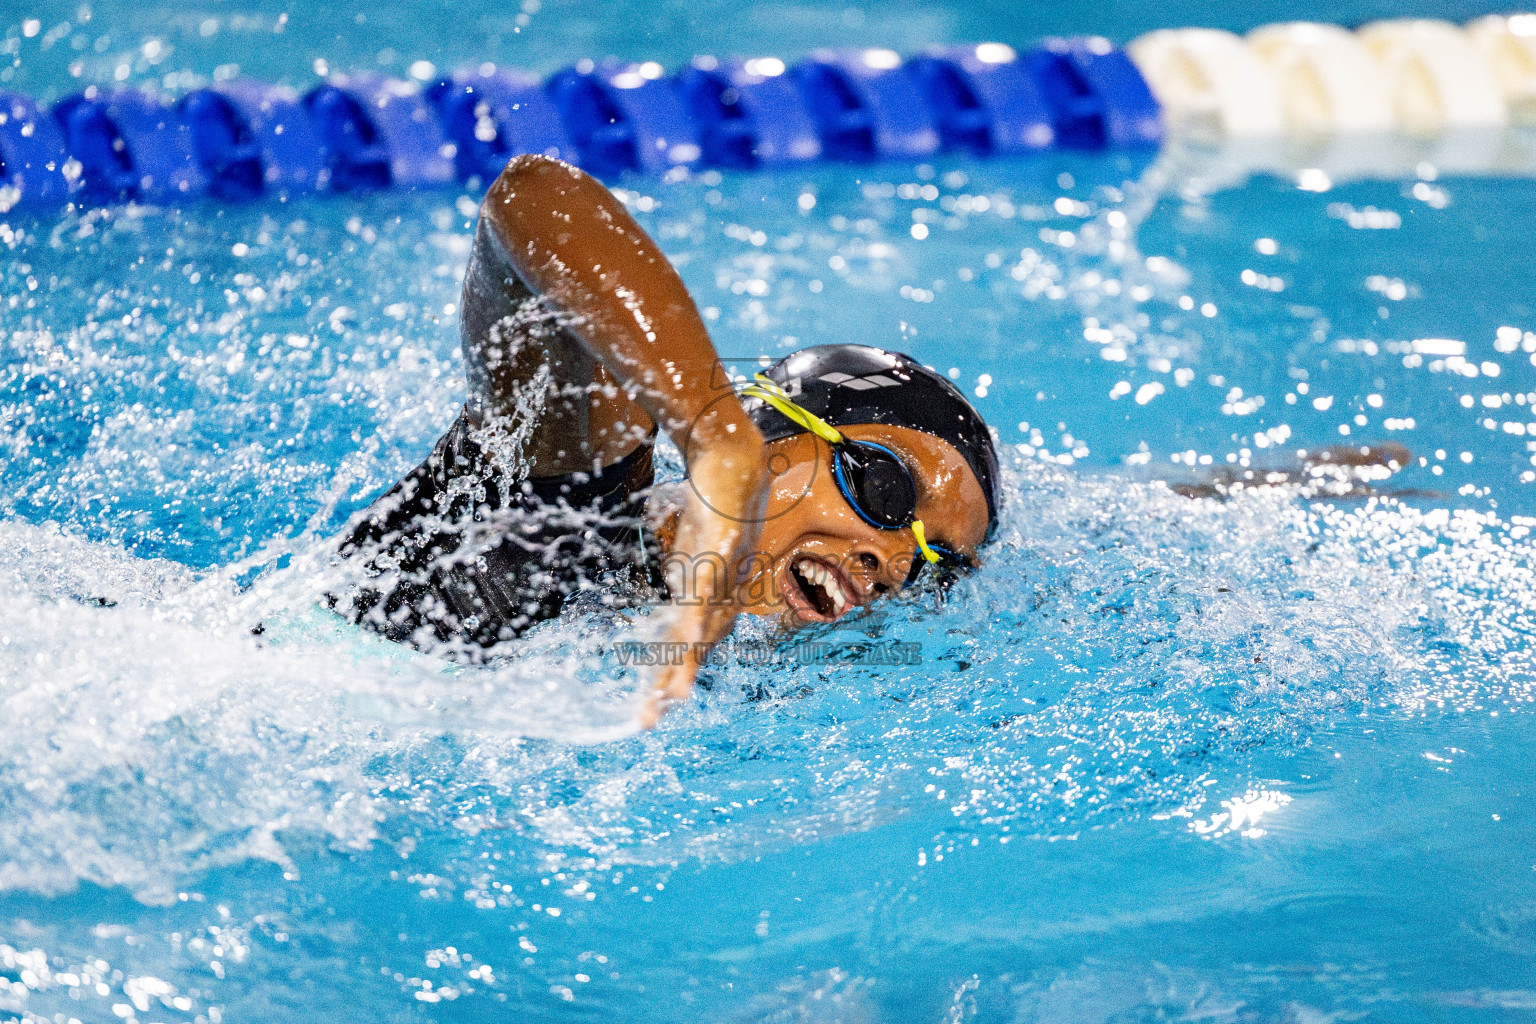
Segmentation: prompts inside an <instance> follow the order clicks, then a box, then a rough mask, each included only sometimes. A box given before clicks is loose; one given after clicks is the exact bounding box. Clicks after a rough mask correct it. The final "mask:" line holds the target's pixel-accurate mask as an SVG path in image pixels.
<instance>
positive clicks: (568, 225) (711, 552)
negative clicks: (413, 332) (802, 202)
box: [463, 156, 768, 722]
mask: <svg viewBox="0 0 1536 1024" xmlns="http://www.w3.org/2000/svg"><path fill="white" fill-rule="evenodd" d="M534 295H539V296H542V300H541V305H542V307H543V308H544V309H545V310H546V311H547V312H548V313H549V314H551V315H553V317H554V318H555V320H556V322H557V323H558V325H559V326H558V327H555V326H554V325H552V324H551V325H548V326H546V327H545V328H544V329H540V328H539V326H538V324H537V322H536V318H530V317H529V316H528V310H527V308H526V305H527V303H528V302H529V300H530V299H531V298H532V297H533V296H534ZM463 331H464V351H465V360H466V363H467V364H468V368H469V375H470V388H471V390H472V392H473V393H474V395H475V396H476V398H477V399H478V400H479V402H480V404H481V407H482V409H483V410H484V412H485V413H486V414H488V415H508V416H510V415H513V414H514V413H515V412H517V411H518V402H519V400H520V396H523V395H524V392H525V391H526V387H525V385H526V383H527V382H528V381H530V380H532V379H534V378H535V376H536V375H537V374H538V373H539V371H540V367H541V366H548V367H549V372H550V373H551V374H552V375H553V376H554V378H555V380H556V381H557V382H558V383H560V384H561V385H562V387H561V388H560V389H559V390H558V392H557V393H556V394H555V395H554V397H553V399H552V400H551V401H550V402H549V403H548V404H547V405H546V408H545V411H544V415H543V417H542V418H541V419H540V420H539V422H538V423H537V424H536V425H535V426H534V428H533V434H532V436H531V439H530V442H529V444H528V445H527V446H526V448H525V454H526V455H527V456H528V457H529V459H530V461H531V463H532V471H531V472H532V475H534V476H548V475H554V474H556V473H563V472H570V471H572V470H584V471H591V469H592V468H593V466H594V464H595V465H598V466H605V465H609V464H611V463H613V462H615V461H617V460H618V459H620V458H622V457H623V456H624V455H626V454H628V453H629V452H630V451H633V450H634V448H635V447H636V446H637V445H638V444H639V443H640V441H641V440H642V439H643V438H644V436H645V435H646V434H647V433H648V432H649V431H650V429H651V426H652V423H655V424H657V425H659V426H660V427H661V429H663V430H665V431H666V432H667V434H668V436H670V437H671V438H672V439H673V441H675V442H676V443H677V445H678V448H679V449H680V450H681V451H682V452H683V453H684V456H685V458H686V459H687V463H688V473H689V477H690V479H691V480H692V482H693V492H692V493H691V494H690V495H689V504H688V507H687V509H686V511H685V512H684V514H683V516H682V519H681V520H680V522H679V524H678V528H677V531H676V534H675V537H674V541H673V546H672V554H673V556H674V560H673V561H674V564H687V563H688V560H689V559H698V560H701V561H707V560H709V559H717V560H724V561H725V562H726V564H727V565H728V566H729V567H730V572H728V573H727V574H726V578H725V579H723V580H721V581H720V583H719V585H718V586H716V585H715V583H714V580H715V578H716V577H715V574H713V573H709V572H702V573H698V574H697V576H698V581H697V584H698V589H697V591H696V593H697V596H699V597H701V598H704V600H702V601H700V602H699V603H697V604H689V605H683V606H680V607H679V608H678V610H677V618H676V620H675V623H674V626H673V630H672V634H671V639H672V640H674V641H681V642H686V643H689V644H694V643H696V642H698V641H703V642H705V643H714V642H715V641H718V640H719V639H721V638H722V637H724V636H725V634H726V633H727V632H729V631H730V628H731V624H732V622H733V621H734V620H735V617H736V613H737V611H738V607H737V605H736V603H735V599H734V593H733V583H732V581H734V579H735V578H736V570H737V568H738V566H739V563H740V561H741V560H742V559H743V558H744V557H745V555H746V553H747V552H749V551H750V550H752V548H753V545H754V543H755V541H756V538H757V533H758V524H759V522H760V519H761V512H762V508H763V505H764V502H765V501H766V490H767V482H768V472H767V465H766V456H765V454H764V446H763V439H762V435H761V434H760V433H759V432H758V430H757V427H756V426H754V425H753V423H752V421H751V419H749V418H748V417H747V415H746V413H745V412H744V411H743V410H742V408H741V404H740V402H738V401H737V400H736V398H735V396H734V394H733V393H732V392H731V391H730V389H729V388H728V387H727V386H726V381H728V379H729V378H728V377H727V376H726V374H725V373H724V370H723V368H722V367H721V365H720V361H719V357H718V356H717V355H716V353H715V348H714V345H713V343H712V342H711V341H710V339H709V333H708V331H707V330H706V329H705V327H704V322H703V320H702V319H701V318H700V316H699V313H698V309H697V308H696V307H695V306H694V303H693V299H692V298H690V297H689V295H688V291H687V289H686V288H685V287H684V285H683V282H682V279H681V278H679V277H678V275H677V272H676V271H675V270H673V269H672V265H671V264H670V263H668V262H667V258H666V256H664V255H663V254H662V252H661V250H660V249H659V248H657V246H656V243H655V242H653V241H652V240H651V238H650V237H649V236H648V235H646V233H645V231H644V230H643V229H642V228H641V227H640V225H638V224H637V223H635V220H634V218H633V217H631V216H630V215H629V212H628V211H627V210H625V208H624V205H623V204H622V203H620V202H619V201H618V200H617V199H616V198H614V196H613V194H612V193H611V192H609V191H608V189H607V188H606V187H604V186H603V185H602V184H601V183H600V182H598V181H596V180H595V179H593V178H592V177H590V176H589V175H587V174H585V173H583V172H582V171H580V170H578V169H577V168H575V167H572V166H570V165H568V164H564V163H561V162H560V161H558V160H552V159H549V158H547V157H541V156H521V157H518V158H517V159H515V160H513V161H512V162H511V163H510V164H508V165H507V168H506V170H504V171H503V172H502V173H501V176H500V177H499V178H497V179H496V182H495V184H493V185H492V186H491V188H490V191H489V192H487V193H486V197H485V200H484V202H483V203H482V204H481V207H480V224H479V227H478V229H477V231H476V237H475V253H474V258H473V260H472V261H471V264H470V269H469V273H468V276H467V277H466V279H465V282H464V313H463ZM523 400H524V401H526V399H525V398H524V399H523ZM701 496H702V498H703V499H707V502H708V504H707V505H706V504H705V502H704V501H703V500H701ZM711 509H712V510H713V511H711ZM677 556H680V558H679V557H677ZM694 564H697V562H695V563H694ZM694 649H695V648H692V647H690V650H694ZM697 670H698V665H697V663H696V661H695V659H694V658H692V657H690V658H689V659H687V661H686V663H685V664H683V665H678V666H673V667H670V668H668V669H666V670H664V672H663V675H662V676H661V677H660V678H659V679H658V684H657V688H658V691H660V693H661V694H662V695H663V696H662V697H661V698H659V700H658V702H657V703H655V704H653V706H652V711H651V717H650V721H652V722H654V720H655V718H656V717H658V716H659V714H660V712H661V710H662V709H664V707H665V703H666V701H669V700H677V699H681V698H682V697H684V696H686V695H687V693H688V690H689V689H690V688H691V686H692V684H693V678H694V675H695V674H696V672H697Z"/></svg>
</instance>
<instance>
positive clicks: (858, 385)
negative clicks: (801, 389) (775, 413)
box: [796, 371, 901, 391]
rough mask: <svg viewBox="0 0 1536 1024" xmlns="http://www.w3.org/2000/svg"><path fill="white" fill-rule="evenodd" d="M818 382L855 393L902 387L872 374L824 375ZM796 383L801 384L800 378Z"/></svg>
mask: <svg viewBox="0 0 1536 1024" xmlns="http://www.w3.org/2000/svg"><path fill="white" fill-rule="evenodd" d="M816 379H817V380H824V381H826V382H827V383H828V384H832V385H835V386H837V387H841V388H852V389H853V390H855V391H868V390H869V389H871V388H896V387H900V386H901V381H899V380H892V379H891V378H889V377H887V376H886V375H885V374H883V373H871V374H869V375H868V376H865V377H855V376H853V375H852V374H847V373H838V372H836V371H833V372H832V373H824V374H822V375H821V376H820V377H818V378H816ZM796 383H797V384H798V383H799V380H798V378H797V379H796Z"/></svg>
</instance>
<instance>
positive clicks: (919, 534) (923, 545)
mask: <svg viewBox="0 0 1536 1024" xmlns="http://www.w3.org/2000/svg"><path fill="white" fill-rule="evenodd" d="M912 536H913V537H914V538H916V540H917V550H919V551H921V552H922V553H923V557H924V558H926V559H928V562H929V564H930V565H931V564H933V563H935V562H937V561H938V560H939V555H938V552H936V551H934V550H933V548H931V547H929V546H928V533H927V531H926V530H924V529H923V521H922V520H921V519H914V520H912Z"/></svg>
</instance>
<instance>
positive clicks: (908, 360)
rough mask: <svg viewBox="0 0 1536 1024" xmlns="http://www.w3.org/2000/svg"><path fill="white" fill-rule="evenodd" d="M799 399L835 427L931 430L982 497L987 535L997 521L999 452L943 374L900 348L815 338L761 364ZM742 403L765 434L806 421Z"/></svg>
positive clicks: (772, 437)
mask: <svg viewBox="0 0 1536 1024" xmlns="http://www.w3.org/2000/svg"><path fill="white" fill-rule="evenodd" d="M763 372H764V375H765V376H767V377H768V378H769V379H770V380H772V381H773V382H774V383H776V384H778V385H779V386H780V387H782V388H783V389H784V390H785V392H786V394H787V395H788V397H789V399H790V400H791V401H792V402H794V403H795V404H796V405H798V406H800V407H801V408H803V409H805V410H806V411H807V412H811V413H814V414H816V415H817V416H820V417H821V418H822V419H824V420H826V421H827V422H828V423H830V424H832V425H833V426H834V427H845V426H857V425H858V424H861V423H883V424H886V425H888V426H895V427H910V428H911V429H913V430H921V431H923V432H924V433H926V434H932V435H933V436H934V437H937V438H939V439H940V440H942V441H948V442H949V443H950V444H951V445H953V446H954V447H955V449H956V450H957V451H959V452H960V454H961V455H963V456H964V457H965V461H966V462H967V463H968V464H969V465H970V467H971V472H973V473H975V474H976V479H977V480H978V481H979V482H980V483H981V493H982V494H984V495H986V497H987V535H988V536H991V534H992V530H993V529H994V528H995V527H996V526H997V488H998V479H997V478H998V472H997V451H996V449H995V448H994V447H993V444H992V432H991V431H990V430H989V429H987V424H986V421H985V420H983V419H982V418H981V414H980V413H978V412H977V411H976V409H975V407H973V406H972V405H971V403H970V402H968V401H966V398H965V396H964V395H962V394H961V393H960V392H959V390H958V389H957V388H956V387H955V386H954V385H953V384H951V383H950V382H949V381H947V380H945V379H944V378H943V377H941V376H939V375H938V374H937V373H934V372H933V371H932V370H930V369H928V368H927V367H926V366H923V365H922V364H921V363H919V362H917V361H916V360H915V359H913V358H912V357H911V356H905V355H902V354H901V353H900V352H887V351H885V350H884V349H879V348H873V347H871V346H869V345H817V346H814V347H813V348H806V349H801V350H800V351H799V352H795V353H792V354H791V355H788V356H786V357H784V358H783V359H781V360H779V361H778V362H777V363H774V364H773V365H772V366H770V367H768V369H767V370H765V371H763ZM742 407H743V408H744V409H746V411H747V415H748V416H751V417H752V422H753V423H755V424H757V429H758V430H761V431H762V432H763V438H764V440H768V441H777V440H779V439H780V438H785V437H792V436H794V435H795V434H802V433H804V432H805V428H804V427H802V426H801V425H800V424H798V423H796V422H794V421H793V420H791V419H790V418H789V417H787V416H785V415H784V414H783V413H781V412H779V411H778V410H777V409H775V408H773V406H771V405H769V404H768V403H767V402H764V401H763V400H762V399H760V398H745V399H743V400H742Z"/></svg>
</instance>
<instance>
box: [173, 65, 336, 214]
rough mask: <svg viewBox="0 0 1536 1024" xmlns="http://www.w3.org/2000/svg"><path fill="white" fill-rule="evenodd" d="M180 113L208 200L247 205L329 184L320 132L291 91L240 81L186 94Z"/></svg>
mask: <svg viewBox="0 0 1536 1024" xmlns="http://www.w3.org/2000/svg"><path fill="white" fill-rule="evenodd" d="M180 108H181V115H182V118H183V119H184V120H185V121H186V123H187V127H188V128H189V129H190V130H191V132H192V145H193V151H194V152H195V154H196V156H197V160H198V162H199V163H200V164H201V165H202V167H203V171H204V173H205V174H207V175H208V178H209V181H210V185H209V191H211V192H212V193H213V194H214V195H217V196H219V197H221V198H226V199H251V198H255V197H256V196H258V195H261V194H262V193H264V192H266V191H268V190H272V191H276V192H279V193H283V192H290V191H292V192H309V191H313V190H316V189H322V188H324V187H326V185H327V184H328V183H329V181H330V168H329V167H328V166H327V161H326V155H325V147H324V145H323V144H322V142H321V139H320V131H319V129H318V128H317V127H316V125H315V122H314V119H313V118H312V117H310V114H309V111H308V109H306V108H305V106H304V104H303V102H302V101H301V100H300V98H299V95H298V94H297V93H295V92H294V91H293V90H292V89H284V88H282V87H280V86H275V85H267V84H265V83H263V82H255V81H251V80H249V79H241V80H238V81H234V82H224V83H221V84H219V85H217V86H215V87H214V88H211V89H198V90H196V91H194V92H190V93H188V94H187V95H186V96H184V97H183V98H182V100H181V103H180Z"/></svg>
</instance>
